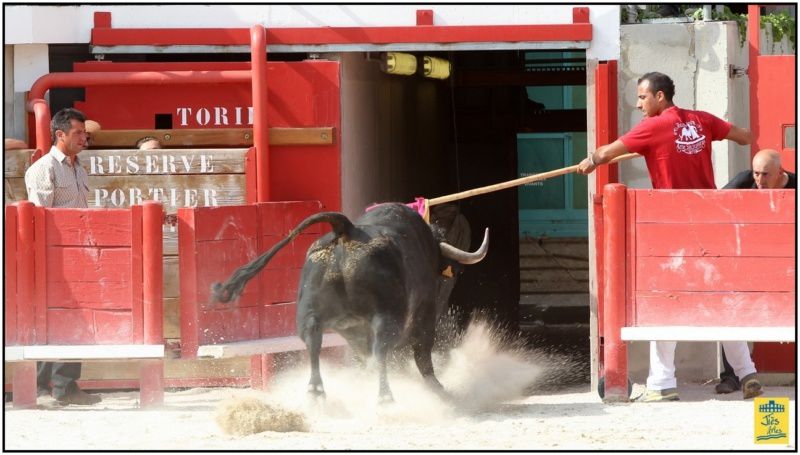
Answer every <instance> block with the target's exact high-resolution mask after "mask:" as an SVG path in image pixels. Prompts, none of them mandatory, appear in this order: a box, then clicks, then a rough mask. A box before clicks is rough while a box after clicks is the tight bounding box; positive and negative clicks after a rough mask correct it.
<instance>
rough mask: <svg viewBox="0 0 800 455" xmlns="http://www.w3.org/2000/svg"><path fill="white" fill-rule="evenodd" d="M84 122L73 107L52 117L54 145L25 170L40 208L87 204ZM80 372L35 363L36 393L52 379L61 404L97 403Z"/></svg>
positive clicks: (73, 366)
mask: <svg viewBox="0 0 800 455" xmlns="http://www.w3.org/2000/svg"><path fill="white" fill-rule="evenodd" d="M85 121H86V117H85V116H84V115H83V113H81V112H80V111H78V110H76V109H72V108H66V109H62V110H60V111H58V112H57V113H56V115H54V116H53V120H52V121H51V122H50V132H51V134H52V136H53V144H54V145H53V147H52V148H50V152H49V153H47V154H46V155H44V156H42V157H41V158H39V159H38V160H37V161H36V162H35V163H33V164H32V165H31V167H29V168H28V170H27V171H26V172H25V187H26V188H27V190H28V200H29V201H31V202H33V203H34V204H36V205H37V206H41V207H54V208H64V207H67V208H85V207H88V195H89V176H88V175H87V174H86V170H85V169H84V168H83V166H81V164H80V161H79V160H78V153H80V152H81V151H82V150H84V149H85V148H86V147H87V133H86V129H85V125H84V122H85ZM80 375H81V364H80V363H61V362H38V364H37V374H36V382H37V386H38V389H39V395H40V396H41V395H48V394H50V382H51V381H52V384H53V389H52V395H53V397H54V398H55V399H56V400H58V402H59V403H61V404H94V403H97V402H99V401H100V397H99V396H97V395H91V394H88V393H86V392H84V391H82V390H81V389H80V388H78V384H77V383H76V381H77V379H78V378H79V377H80Z"/></svg>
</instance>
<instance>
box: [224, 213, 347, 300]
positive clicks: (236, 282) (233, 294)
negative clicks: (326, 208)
mask: <svg viewBox="0 0 800 455" xmlns="http://www.w3.org/2000/svg"><path fill="white" fill-rule="evenodd" d="M317 223H328V224H330V225H331V227H332V228H333V232H334V233H335V234H336V236H337V237H349V236H350V235H351V231H352V230H353V229H354V228H355V227H354V226H353V223H351V222H350V220H349V219H347V217H346V216H344V215H342V214H341V213H338V212H321V213H317V214H314V215H311V216H309V217H308V218H306V219H305V220H303V221H302V222H301V223H300V224H298V225H297V227H295V228H294V229H292V231H291V232H290V233H289V235H287V236H286V238H284V239H283V240H281V241H280V242H278V243H277V244H275V246H273V247H272V248H270V249H269V251H267V252H266V253H264V254H262V255H261V256H259V257H257V258H255V259H254V260H253V261H252V262H250V263H249V264H245V265H243V266H241V267H239V268H238V269H236V270H235V271H234V272H233V274H232V275H231V277H230V278H228V281H226V282H225V283H224V284H223V283H214V284H213V285H212V286H211V299H212V301H215V302H223V303H225V302H230V301H231V300H234V299H236V298H237V297H239V295H240V294H241V293H242V291H243V290H244V286H245V285H246V284H247V282H248V281H250V279H251V278H253V277H254V276H256V274H258V272H260V271H261V269H263V268H264V266H266V265H267V263H268V262H269V261H270V260H271V259H272V257H273V256H275V254H276V253H277V252H278V251H280V249H281V248H283V247H284V246H286V244H287V243H289V242H291V241H292V239H294V238H295V237H297V236H298V235H299V234H300V233H301V232H303V231H304V230H305V229H306V228H308V227H309V226H311V225H312V224H317Z"/></svg>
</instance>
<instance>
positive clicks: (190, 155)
mask: <svg viewBox="0 0 800 455" xmlns="http://www.w3.org/2000/svg"><path fill="white" fill-rule="evenodd" d="M246 153H247V149H246V148H242V149H228V148H216V149H156V150H138V149H116V150H84V151H83V152H81V154H80V155H79V157H80V161H81V164H82V165H83V167H84V168H85V169H86V172H87V173H88V174H89V179H90V180H89V181H90V182H91V178H92V177H108V176H112V175H114V176H123V177H134V176H135V177H145V176H153V175H165V174H170V175H187V174H203V175H214V174H243V173H244V171H245V166H244V161H245V155H246Z"/></svg>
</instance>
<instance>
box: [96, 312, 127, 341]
mask: <svg viewBox="0 0 800 455" xmlns="http://www.w3.org/2000/svg"><path fill="white" fill-rule="evenodd" d="M93 316H94V340H95V343H97V344H127V343H132V342H133V316H132V314H131V312H130V311H100V310H97V311H94V313H93Z"/></svg>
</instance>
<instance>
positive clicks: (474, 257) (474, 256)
mask: <svg viewBox="0 0 800 455" xmlns="http://www.w3.org/2000/svg"><path fill="white" fill-rule="evenodd" d="M439 249H440V250H441V251H442V255H443V256H444V257H446V258H448V259H452V260H454V261H458V262H460V263H461V264H467V265H469V264H475V263H478V262H481V260H483V258H484V257H486V253H487V252H488V251H489V228H486V231H484V233H483V243H481V247H480V248H478V250H477V251H475V252H474V253H470V252H469V251H462V250H459V249H458V248H456V247H454V246H453V245H449V244H447V243H445V242H439Z"/></svg>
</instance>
